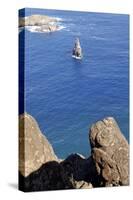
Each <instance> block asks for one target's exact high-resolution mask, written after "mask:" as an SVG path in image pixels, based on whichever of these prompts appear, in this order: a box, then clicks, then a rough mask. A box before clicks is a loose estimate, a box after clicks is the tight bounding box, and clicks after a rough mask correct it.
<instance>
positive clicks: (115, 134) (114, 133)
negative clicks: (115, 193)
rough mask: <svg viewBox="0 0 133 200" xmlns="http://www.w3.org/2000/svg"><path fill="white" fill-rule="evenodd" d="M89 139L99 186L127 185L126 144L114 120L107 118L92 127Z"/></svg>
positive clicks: (127, 155)
mask: <svg viewBox="0 0 133 200" xmlns="http://www.w3.org/2000/svg"><path fill="white" fill-rule="evenodd" d="M89 137H90V144H91V148H92V157H93V160H94V163H95V166H96V171H97V174H98V176H99V177H100V178H101V183H100V184H101V186H111V185H128V184H129V149H128V143H127V141H126V139H125V137H124V136H123V134H122V133H121V131H120V129H119V127H118V125H117V123H116V121H115V120H114V118H112V117H108V118H105V119H103V120H102V121H98V122H97V123H96V124H94V125H92V127H91V130H90V136H89Z"/></svg>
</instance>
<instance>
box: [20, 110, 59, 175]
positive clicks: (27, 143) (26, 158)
mask: <svg viewBox="0 0 133 200" xmlns="http://www.w3.org/2000/svg"><path fill="white" fill-rule="evenodd" d="M57 160H58V159H57V157H56V155H55V153H54V151H53V148H52V146H51V144H50V143H49V142H48V140H47V138H46V137H45V136H44V135H42V133H41V131H40V129H39V127H38V124H37V122H36V121H35V119H34V118H33V117H32V116H31V115H28V114H27V113H25V114H23V115H20V118H19V171H20V172H21V174H22V175H23V176H25V177H26V176H28V175H29V174H30V173H32V172H34V171H36V170H37V169H39V168H40V167H41V166H42V164H44V163H47V162H49V161H57Z"/></svg>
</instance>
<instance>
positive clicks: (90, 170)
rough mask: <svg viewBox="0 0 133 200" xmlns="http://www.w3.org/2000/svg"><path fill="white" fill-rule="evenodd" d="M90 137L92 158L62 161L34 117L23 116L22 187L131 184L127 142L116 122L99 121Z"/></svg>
mask: <svg viewBox="0 0 133 200" xmlns="http://www.w3.org/2000/svg"><path fill="white" fill-rule="evenodd" d="M24 130H25V131H24ZM89 137H90V144H91V148H92V153H91V155H90V157H88V158H87V159H86V158H85V157H83V156H82V155H80V154H71V155H70V156H68V157H67V158H66V159H65V160H60V159H58V158H57V156H56V155H55V153H54V150H53V148H52V146H51V145H50V143H49V142H48V140H47V139H46V137H45V136H44V135H42V133H41V132H40V129H39V127H38V125H37V122H36V121H35V119H34V118H33V117H31V116H30V115H28V114H26V113H25V114H24V115H21V116H20V139H19V142H20V145H19V146H20V151H19V157H20V165H19V189H20V190H23V191H27V192H29V191H43V190H60V189H80V188H84V189H86V188H93V187H103V186H118V185H128V184H129V166H128V164H129V155H128V143H127V141H126V139H125V138H124V136H123V135H122V133H121V131H120V129H119V127H118V125H117V123H116V121H115V120H114V119H113V118H106V119H104V120H102V121H98V122H97V123H96V124H94V125H92V127H91V129H90V134H89Z"/></svg>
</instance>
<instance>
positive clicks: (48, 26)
mask: <svg viewBox="0 0 133 200" xmlns="http://www.w3.org/2000/svg"><path fill="white" fill-rule="evenodd" d="M19 27H21V28H22V27H31V28H33V27H34V31H36V32H54V31H58V30H59V29H60V26H59V25H58V20H57V19H56V18H53V17H49V16H45V15H31V16H27V17H20V18H19Z"/></svg>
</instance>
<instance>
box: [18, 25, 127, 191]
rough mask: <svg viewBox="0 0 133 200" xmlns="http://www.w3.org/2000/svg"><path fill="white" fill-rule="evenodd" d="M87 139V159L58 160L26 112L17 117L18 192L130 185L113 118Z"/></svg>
mask: <svg viewBox="0 0 133 200" xmlns="http://www.w3.org/2000/svg"><path fill="white" fill-rule="evenodd" d="M27 23H28V22H27ZM86 139H88V138H86ZM89 140H90V145H91V155H88V158H85V157H84V156H82V155H80V154H78V153H77V154H71V155H70V156H68V157H67V158H66V159H64V160H61V159H59V158H58V157H57V156H56V155H55V153H54V150H53V148H52V146H51V144H50V143H49V141H48V140H47V138H46V137H45V135H44V134H42V133H41V131H40V129H39V126H38V124H37V122H36V120H35V119H34V118H33V117H32V116H31V115H29V114H27V113H24V114H22V115H20V116H19V189H20V190H22V191H26V192H30V191H44V190H60V189H79V188H95V187H107V186H110V187H111V186H122V185H129V145H128V142H127V141H126V139H125V137H124V136H123V134H122V132H121V131H120V128H119V127H118V124H117V123H116V121H115V119H114V118H112V117H107V118H105V119H103V120H101V121H98V122H96V123H95V124H93V125H92V126H91V128H90V130H89ZM88 145H89V144H88ZM88 148H89V147H88Z"/></svg>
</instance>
